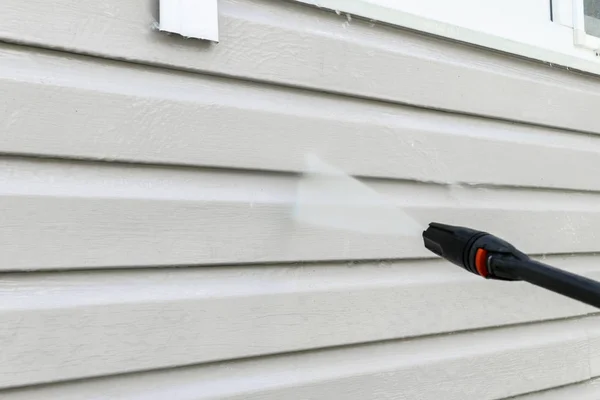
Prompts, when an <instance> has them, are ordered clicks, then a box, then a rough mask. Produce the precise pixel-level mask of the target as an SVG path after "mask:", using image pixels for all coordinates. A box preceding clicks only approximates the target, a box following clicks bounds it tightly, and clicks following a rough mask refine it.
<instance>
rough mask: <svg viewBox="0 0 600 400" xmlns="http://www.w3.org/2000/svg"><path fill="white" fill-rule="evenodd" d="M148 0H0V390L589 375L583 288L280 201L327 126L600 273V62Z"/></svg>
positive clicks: (422, 208)
mask: <svg viewBox="0 0 600 400" xmlns="http://www.w3.org/2000/svg"><path fill="white" fill-rule="evenodd" d="M155 5H156V4H155V2H153V1H149V0H132V1H126V2H120V1H115V0H107V1H103V2H96V1H90V0H81V1H73V0H57V1H55V2H52V4H50V3H49V2H45V1H41V0H32V1H28V2H22V1H17V0H4V1H3V2H2V4H1V5H0V40H1V41H3V42H6V43H4V44H1V45H0V93H2V96H0V116H1V118H0V139H1V140H0V153H1V156H0V208H1V209H3V210H7V211H6V212H3V213H2V214H1V215H0V254H2V263H0V271H2V273H1V274H0V321H4V323H3V324H1V325H0V348H2V349H3V351H2V352H1V355H0V388H2V389H3V391H2V392H0V397H2V398H3V399H4V398H6V399H9V400H10V399H14V400H16V399H36V398H48V397H56V398H62V399H67V400H68V399H113V398H122V399H134V398H140V397H141V398H144V399H146V398H156V399H162V398H169V397H170V398H174V399H261V400H268V399H282V398H286V399H299V400H300V399H302V400H304V399H330V398H336V397H340V398H342V397H343V398H344V399H349V400H352V399H361V400H363V399H369V398H394V399H419V398H420V399H434V398H442V397H443V398H448V399H450V400H452V399H461V400H462V399H477V400H486V399H490V400H491V399H501V398H506V397H509V396H518V395H527V396H529V397H524V398H531V399H536V398H537V397H535V396H540V397H539V398H540V399H545V398H546V397H542V396H553V395H554V393H563V392H564V393H571V391H572V393H581V394H582V396H583V395H584V394H585V395H589V396H591V395H590V394H589V393H594V392H593V391H594V390H596V389H595V383H594V382H595V381H594V380H593V378H595V377H599V376H600V320H599V319H598V316H596V315H595V314H594V312H595V310H594V309H592V308H591V307H588V306H585V305H583V304H580V303H577V302H575V301H572V300H570V299H566V298H562V297H560V296H558V295H556V294H553V293H550V292H548V291H544V290H541V289H538V288H535V287H531V286H530V285H527V284H525V283H505V282H488V281H484V280H480V279H477V277H475V276H472V275H469V274H466V273H464V272H463V271H461V270H460V269H458V268H454V267H452V266H450V265H448V264H447V263H445V262H443V261H441V260H433V259H431V257H432V254H431V253H429V252H427V251H426V250H425V249H424V248H423V246H422V240H421V239H420V238H409V239H407V238H403V237H393V236H386V237H382V236H378V235H371V234H366V233H351V232H343V231H333V230H325V229H322V228H319V227H314V226H304V225H300V224H298V223H296V222H294V221H293V220H292V219H291V211H292V210H293V207H294V204H295V193H296V187H297V183H298V180H299V176H300V175H299V173H301V172H302V171H303V168H304V161H305V156H306V154H307V153H311V152H312V153H316V154H318V155H319V156H321V157H322V158H323V159H324V160H325V161H327V162H330V163H332V164H334V165H336V166H339V167H340V168H342V169H343V170H345V171H347V172H348V173H351V174H353V175H356V176H357V177H359V179H361V180H362V181H363V182H364V183H366V184H367V185H369V186H370V187H371V188H373V189H374V190H375V191H377V192H378V193H380V194H382V195H383V196H386V197H387V198H388V199H390V200H391V201H393V202H394V203H396V204H397V205H398V206H399V207H403V208H404V209H406V210H407V212H409V213H410V214H411V215H412V216H413V217H414V218H415V219H417V220H418V221H419V222H420V223H421V224H422V225H423V226H426V224H427V223H428V222H430V221H433V220H435V221H441V222H447V223H455V224H462V225H468V226H473V227H475V228H479V229H485V230H488V231H491V232H493V233H496V234H498V235H500V236H503V237H505V238H507V239H509V240H510V241H512V242H514V243H515V244H516V245H518V247H520V248H521V249H523V250H524V251H527V252H530V253H534V254H538V255H539V258H540V259H541V260H545V261H547V262H549V263H552V264H554V265H557V266H559V267H562V268H565V269H568V270H571V271H574V272H576V273H581V274H583V275H586V276H590V277H592V278H596V279H599V278H600V269H599V268H600V267H599V265H600V264H598V261H599V260H600V258H599V257H598V256H596V255H595V254H596V253H597V252H598V251H600V248H599V245H598V240H597V238H596V235H595V232H597V231H598V227H599V226H600V201H599V200H600V183H599V182H600V181H598V179H595V177H596V176H597V175H598V174H599V173H600V161H599V160H600V157H599V155H600V138H599V137H598V136H597V135H596V134H597V133H599V132H600V129H599V125H598V123H597V118H596V117H595V110H597V109H598V106H599V105H600V98H599V95H598V93H599V90H598V89H599V88H600V83H599V81H598V80H597V79H593V78H591V77H588V76H584V75H579V74H575V73H572V72H568V71H562V70H559V69H556V68H551V67H547V66H544V65H541V64H535V63H532V62H528V61H524V60H519V59H517V58H513V57H508V56H504V55H500V54H496V53H492V52H486V51H483V50H481V49H476V48H471V47H468V46H463V45H459V44H456V43H449V42H445V41H442V40H439V39H435V38H431V37H426V36H421V35H418V34H415V33H410V32H406V31H402V30H399V29H393V28H389V27H383V26H380V25H378V24H369V23H368V22H363V21H357V20H356V19H353V20H352V21H351V22H349V23H348V22H347V20H346V17H345V16H337V15H335V13H330V12H325V11H322V10H318V9H313V8H310V7H306V6H301V5H298V4H294V3H292V2H286V1H269V2H268V1H262V0H257V1H249V0H244V1H233V0H223V1H220V3H219V5H220V19H221V21H220V26H221V41H220V43H219V44H213V45H206V44H203V43H201V42H198V41H194V40H185V39H183V38H180V37H176V36H166V35H163V34H160V33H158V32H156V31H154V30H153V29H152V24H153V22H154V20H155V17H156V15H155V14H154V13H155V11H156V10H155V8H156V7H155ZM17 44H21V45H25V46H20V45H17ZM36 47H37V48H36ZM68 52H70V53H72V54H68ZM76 53H77V54H76ZM89 55H94V56H95V57H90V56H89ZM118 60H121V61H118ZM123 60H127V61H129V62H123ZM440 109H443V110H445V111H444V112H441V111H439V110H440ZM446 111H451V112H446ZM576 131H579V132H576ZM307 261H309V262H310V263H305V262H307ZM90 269H92V270H90ZM31 271H34V272H31ZM449 333H452V335H447V334H449ZM175 367H178V368H175ZM149 371H151V372H149ZM582 382H585V383H582ZM47 383H53V384H52V385H46V384H47ZM28 386H29V387H28ZM557 386H565V387H564V388H562V389H560V391H556V392H554V391H552V390H550V389H552V388H554V387H557ZM532 392H537V393H535V394H533V393H532ZM528 393H529V394H528ZM547 398H549V399H550V398H553V397H547Z"/></svg>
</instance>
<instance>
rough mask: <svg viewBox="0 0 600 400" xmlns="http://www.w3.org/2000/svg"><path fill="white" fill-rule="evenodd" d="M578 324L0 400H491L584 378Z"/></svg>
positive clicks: (86, 384)
mask: <svg viewBox="0 0 600 400" xmlns="http://www.w3.org/2000/svg"><path fill="white" fill-rule="evenodd" d="M581 324H582V321H580V320H573V321H558V322H551V323H543V324H538V325H530V326H522V327H513V328H506V329H498V330H493V331H482V332H470V333H465V334H456V335H450V336H437V337H431V338H423V339H416V340H414V341H393V342H387V343H376V344H372V345H364V346H354V347H350V348H340V349H329V350H323V351H316V352H307V353H298V354H289V355H280V356H276V357H268V358H261V359H250V360H245V361H236V362H232V363H222V364H209V365H206V366H201V367H193V368H182V369H177V370H171V371H157V372H154V373H148V374H135V375H131V376H121V377H116V378H108V379H101V380H90V381H83V382H78V383H70V384H66V385H55V386H50V387H41V388H33V389H25V390H17V391H12V392H11V391H9V392H6V393H5V394H4V397H3V398H5V399H7V400H18V399H28V400H35V399H41V398H48V397H54V398H61V399H65V400H70V399H80V398H85V399H114V398H119V399H139V398H144V399H164V398H177V399H184V400H188V399H189V400H191V399H194V400H204V399H224V400H225V399H227V400H234V399H235V400H241V399H249V400H259V399H260V400H279V399H292V400H296V399H297V400H305V399H331V398H336V397H338V398H344V399H348V400H362V399H377V398H382V397H390V396H394V397H395V398H400V399H418V398H424V399H435V398H444V399H448V400H464V399H480V400H492V399H500V398H503V397H507V396H512V395H516V394H519V393H523V392H527V391H532V390H541V389H546V388H549V387H553V386H557V385H565V384H569V383H574V382H578V381H582V380H585V379H589V378H590V370H589V364H588V361H587V358H586V357H587V354H588V352H589V343H588V340H587V336H586V334H585V330H584V329H583V328H582V327H581Z"/></svg>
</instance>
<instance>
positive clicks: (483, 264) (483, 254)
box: [475, 249, 489, 278]
mask: <svg viewBox="0 0 600 400" xmlns="http://www.w3.org/2000/svg"><path fill="white" fill-rule="evenodd" d="M487 256H488V252H487V251H485V250H484V249H477V253H475V268H477V272H478V273H479V275H481V276H483V277H484V278H487V276H488V275H489V272H488V269H487Z"/></svg>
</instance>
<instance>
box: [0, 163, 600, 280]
mask: <svg viewBox="0 0 600 400" xmlns="http://www.w3.org/2000/svg"><path fill="white" fill-rule="evenodd" d="M297 182H298V178H297V177H294V176H288V175H281V174H279V175H277V174H272V175H269V174H258V173H249V172H234V171H229V172H226V171H215V170H199V169H182V168H158V167H144V166H135V165H127V164H122V165H118V164H103V163H98V164H94V163H82V162H67V161H49V160H46V161H43V160H35V159H29V160H26V159H18V158H3V159H0V207H1V208H2V209H4V210H10V213H3V214H2V217H1V220H0V222H1V223H0V254H2V257H3V263H2V265H1V266H0V269H2V270H23V269H27V270H29V269H61V268H69V269H71V268H98V267H128V266H131V267H138V266H171V265H188V264H192V265H201V264H231V263H264V262H279V261H318V260H367V259H377V260H378V259H397V258H419V257H432V256H433V255H432V254H431V253H430V252H429V251H427V250H426V249H425V248H424V246H423V241H422V238H421V236H420V235H417V236H410V237H408V236H398V235H385V236H384V235H376V234H371V233H362V232H358V231H351V230H343V231H342V230H333V229H327V228H323V227H319V226H313V225H306V224H300V223H298V222H295V221H294V220H293V219H292V213H293V209H294V206H295V201H296V185H297ZM365 183H367V184H368V185H369V186H370V187H371V188H373V190H375V191H377V192H379V193H380V194H381V195H382V196H384V197H385V198H388V199H390V201H392V202H393V203H395V204H397V205H398V206H399V207H403V208H404V209H405V210H406V211H407V212H408V213H409V214H410V215H412V216H413V217H414V218H415V219H416V220H417V221H419V223H421V224H422V225H423V227H424V228H425V227H426V226H427V224H428V223H429V222H431V221H438V222H446V223H451V224H461V225H466V226H472V227H474V228H477V229H482V230H488V231H490V232H493V233H495V234H497V235H499V236H501V237H505V238H507V239H508V240H511V241H512V242H513V243H515V245H517V246H518V247H520V248H521V249H522V250H523V251H525V252H529V253H538V254H539V253H578V252H594V251H598V250H600V248H599V247H598V246H599V245H598V240H597V239H596V237H595V236H594V232H595V231H596V227H597V226H600V201H599V195H598V194H596V193H591V192H582V193H572V192H558V191H541V190H527V189H522V190H516V189H508V188H506V189H505V188H496V189H489V188H488V189H486V188H473V187H456V186H441V185H424V184H417V183H410V182H406V181H365ZM32 243H35V246H32Z"/></svg>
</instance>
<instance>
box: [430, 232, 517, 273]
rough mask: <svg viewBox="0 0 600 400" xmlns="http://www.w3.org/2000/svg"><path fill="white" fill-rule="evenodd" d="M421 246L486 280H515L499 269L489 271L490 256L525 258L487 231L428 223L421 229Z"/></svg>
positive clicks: (511, 246)
mask: <svg viewBox="0 0 600 400" xmlns="http://www.w3.org/2000/svg"><path fill="white" fill-rule="evenodd" d="M423 241H424V243H425V247H426V248H427V249H429V250H430V251H432V252H433V253H435V254H437V255H439V256H441V257H443V258H445V259H446V260H448V261H450V262H451V263H453V264H456V265H458V266H459V267H462V268H464V269H466V270H467V271H470V272H472V273H474V274H477V275H480V276H483V277H484V278H488V279H500V280H518V278H517V277H515V276H509V275H507V274H504V273H502V272H497V273H495V271H492V269H491V268H490V265H489V259H490V256H492V255H499V256H502V257H508V258H514V259H516V260H525V259H528V258H529V257H528V256H526V255H525V254H523V253H522V252H520V251H519V250H517V249H516V248H515V247H514V246H513V245H511V244H510V243H508V242H506V241H504V240H502V239H500V238H498V237H496V236H493V235H490V234H489V233H487V232H482V231H478V230H475V229H470V228H465V227H462V226H453V225H445V224H439V223H436V222H432V223H431V224H429V228H427V230H426V231H425V232H423Z"/></svg>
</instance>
